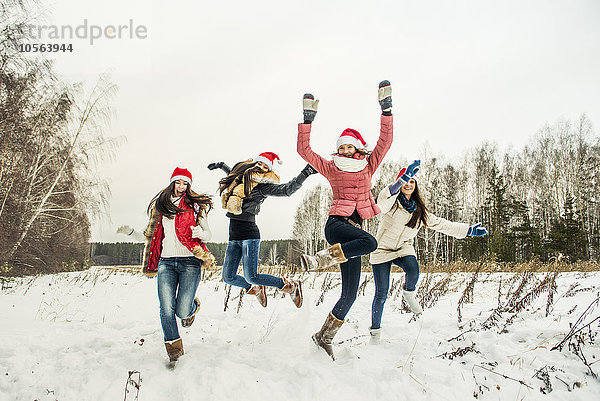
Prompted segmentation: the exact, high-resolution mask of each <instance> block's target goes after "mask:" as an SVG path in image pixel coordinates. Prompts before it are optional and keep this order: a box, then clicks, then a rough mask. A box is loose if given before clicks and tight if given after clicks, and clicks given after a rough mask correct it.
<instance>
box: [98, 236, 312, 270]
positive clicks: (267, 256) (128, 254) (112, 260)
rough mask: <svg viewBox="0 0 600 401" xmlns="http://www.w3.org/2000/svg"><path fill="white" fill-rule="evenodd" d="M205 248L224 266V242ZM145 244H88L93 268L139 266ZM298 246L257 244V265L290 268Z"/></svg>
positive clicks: (291, 243)
mask: <svg viewBox="0 0 600 401" xmlns="http://www.w3.org/2000/svg"><path fill="white" fill-rule="evenodd" d="M206 246H208V249H210V251H211V253H212V254H213V255H214V257H215V259H216V263H217V265H219V266H222V265H223V260H224V259H225V250H226V249H227V243H226V242H222V243H215V242H208V243H207V244H206ZM143 251H144V244H142V243H139V242H117V243H105V242H95V243H92V244H90V259H91V264H92V265H97V266H116V265H141V263H142V256H143ZM300 252H301V249H300V246H299V244H298V243H297V241H295V240H291V239H281V240H264V241H261V242H260V252H259V257H258V263H259V264H262V265H269V266H278V265H281V266H289V265H292V264H298V260H299V258H300Z"/></svg>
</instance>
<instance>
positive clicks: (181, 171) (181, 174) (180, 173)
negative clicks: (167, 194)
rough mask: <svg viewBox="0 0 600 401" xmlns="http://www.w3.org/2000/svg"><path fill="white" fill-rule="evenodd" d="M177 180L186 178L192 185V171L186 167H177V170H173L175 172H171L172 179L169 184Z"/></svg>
mask: <svg viewBox="0 0 600 401" xmlns="http://www.w3.org/2000/svg"><path fill="white" fill-rule="evenodd" d="M177 180H184V181H185V182H187V183H188V184H190V185H192V173H190V172H189V171H188V170H187V169H186V168H179V167H176V168H175V170H173V174H171V181H169V184H170V183H172V182H173V181H177Z"/></svg>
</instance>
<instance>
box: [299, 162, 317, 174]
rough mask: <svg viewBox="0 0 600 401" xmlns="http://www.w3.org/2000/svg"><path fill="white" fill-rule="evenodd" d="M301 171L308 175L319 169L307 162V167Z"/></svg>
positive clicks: (315, 172)
mask: <svg viewBox="0 0 600 401" xmlns="http://www.w3.org/2000/svg"><path fill="white" fill-rule="evenodd" d="M301 173H302V174H304V175H305V176H307V177H308V176H309V175H311V174H317V170H315V169H314V167H313V166H311V165H310V164H307V165H306V167H304V168H303V169H302V171H301Z"/></svg>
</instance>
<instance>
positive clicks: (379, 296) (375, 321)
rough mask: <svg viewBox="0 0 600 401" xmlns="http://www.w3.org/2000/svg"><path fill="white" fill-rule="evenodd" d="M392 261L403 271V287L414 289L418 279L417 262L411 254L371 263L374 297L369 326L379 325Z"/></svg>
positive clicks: (377, 326) (376, 327)
mask: <svg viewBox="0 0 600 401" xmlns="http://www.w3.org/2000/svg"><path fill="white" fill-rule="evenodd" d="M392 263H393V264H395V265H396V266H400V267H401V268H402V270H404V273H405V279H404V289H405V290H407V291H414V290H415V289H416V287H417V281H419V262H417V258H415V257H414V256H413V255H409V256H404V257H402V258H396V259H394V260H390V261H389V262H385V263H378V264H374V265H373V278H374V279H375V297H374V298H373V306H372V307H371V328H373V329H378V328H379V327H381V316H382V315H383V306H384V304H385V300H386V299H387V294H388V291H389V290H390V270H391V268H392Z"/></svg>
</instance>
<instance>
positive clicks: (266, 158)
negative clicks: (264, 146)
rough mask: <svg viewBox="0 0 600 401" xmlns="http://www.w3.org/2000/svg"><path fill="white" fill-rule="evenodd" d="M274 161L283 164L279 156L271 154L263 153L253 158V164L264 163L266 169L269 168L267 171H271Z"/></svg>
mask: <svg viewBox="0 0 600 401" xmlns="http://www.w3.org/2000/svg"><path fill="white" fill-rule="evenodd" d="M276 160H277V163H278V164H282V163H283V162H282V161H281V159H280V158H279V156H277V155H276V154H275V153H273V152H264V153H261V154H260V155H258V156H256V157H255V158H254V161H255V162H263V163H265V164H266V165H267V167H269V170H273V163H275V161H276Z"/></svg>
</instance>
